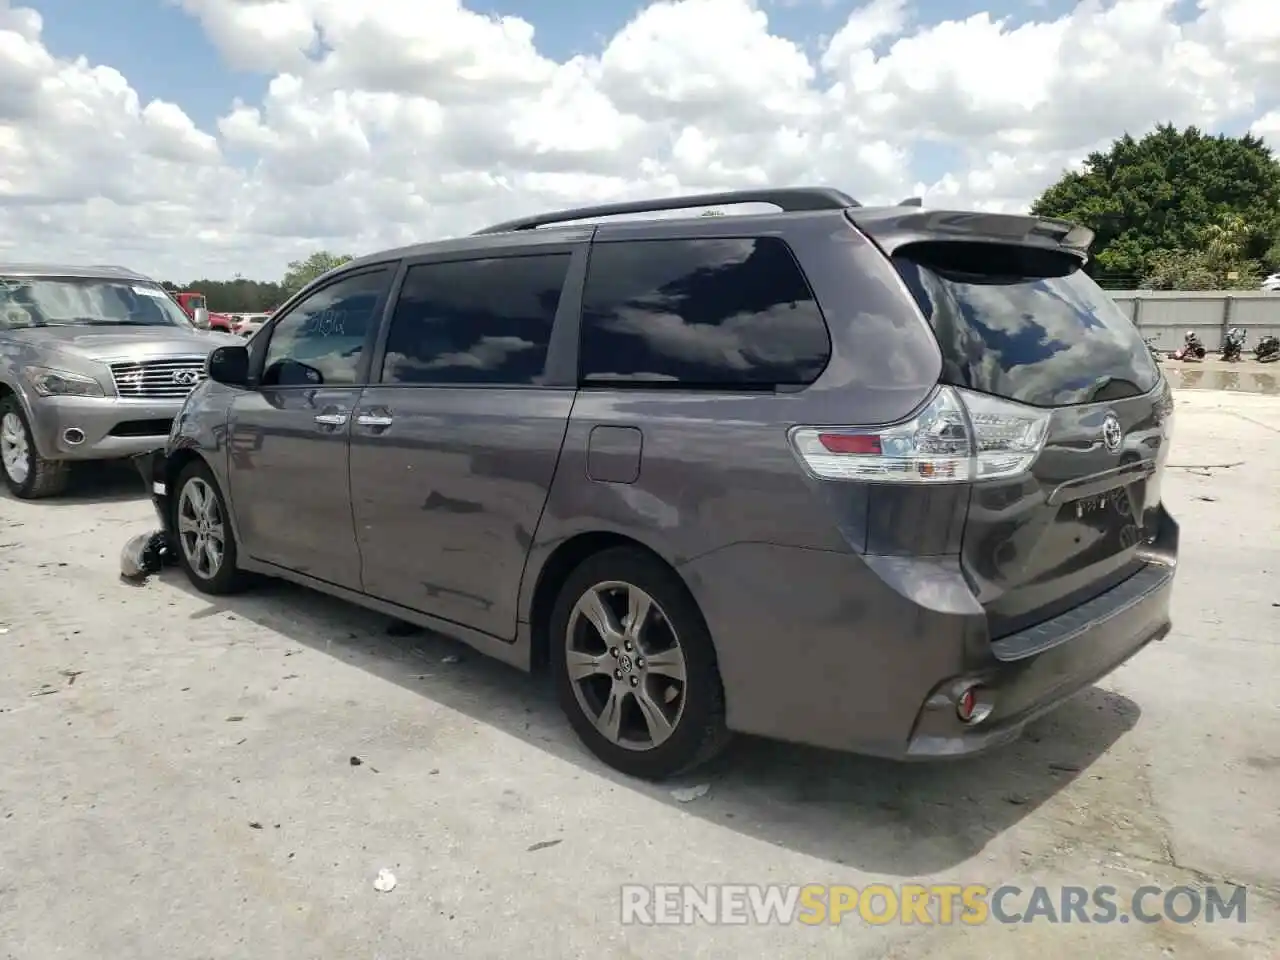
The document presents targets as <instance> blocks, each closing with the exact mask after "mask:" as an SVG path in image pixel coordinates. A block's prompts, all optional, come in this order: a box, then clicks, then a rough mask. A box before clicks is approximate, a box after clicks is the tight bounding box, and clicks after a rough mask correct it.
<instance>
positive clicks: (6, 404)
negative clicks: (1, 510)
mask: <svg viewBox="0 0 1280 960" xmlns="http://www.w3.org/2000/svg"><path fill="white" fill-rule="evenodd" d="M0 469H2V470H3V471H4V482H5V483H6V484H7V485H8V487H9V489H10V490H11V491H13V495H14V496H15V497H19V498H21V499H23V500H36V499H39V498H40V497H52V496H55V495H57V494H59V493H61V492H62V491H63V490H65V489H66V486H67V476H68V469H69V467H68V464H67V462H66V461H65V460H46V459H45V458H44V457H42V456H40V452H39V451H38V450H36V444H35V440H34V439H33V438H32V436H31V426H30V425H29V424H28V423H27V417H26V414H24V413H23V412H22V406H21V404H19V403H18V401H17V398H16V397H12V396H9V397H5V398H4V399H3V400H0Z"/></svg>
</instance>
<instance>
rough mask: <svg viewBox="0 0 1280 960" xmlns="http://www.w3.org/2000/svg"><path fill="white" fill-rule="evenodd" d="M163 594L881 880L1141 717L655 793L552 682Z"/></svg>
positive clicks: (1110, 713)
mask: <svg viewBox="0 0 1280 960" xmlns="http://www.w3.org/2000/svg"><path fill="white" fill-rule="evenodd" d="M157 580H158V581H159V582H158V583H157V584H156V586H160V587H161V588H162V589H163V588H165V587H177V588H178V589H181V590H183V591H185V592H187V593H189V594H191V595H193V596H196V597H197V598H198V599H200V600H201V601H203V602H205V603H206V604H209V606H207V607H206V608H205V609H204V610H202V611H200V612H198V613H196V614H194V615H193V619H203V618H205V617H210V616H218V615H220V614H224V613H227V612H230V613H234V614H235V615H236V616H238V617H242V618H246V619H248V620H251V621H253V622H255V623H257V624H259V625H260V626H263V627H266V628H268V629H271V630H274V631H277V632H279V633H280V634H282V635H283V636H285V637H287V638H288V639H289V640H290V641H291V642H293V643H295V644H299V645H305V646H307V647H310V648H311V649H313V650H316V651H319V652H322V653H326V654H328V655H330V656H332V657H335V658H337V659H341V660H344V661H346V662H349V663H351V664H352V665H354V666H357V667H360V668H361V669H363V670H366V671H368V672H369V673H371V674H374V675H376V676H378V677H380V678H382V679H384V680H388V681H390V682H392V683H396V684H399V685H401V686H403V687H406V688H408V689H410V690H413V691H415V692H417V693H419V694H421V695H422V696H424V697H427V698H429V699H430V700H432V701H435V702H437V703H440V704H442V705H444V706H446V707H449V708H450V709H453V710H456V711H458V712H460V713H463V714H465V715H467V716H469V717H472V718H473V719H475V720H478V721H481V722H483V723H486V724H489V725H491V726H493V727H496V728H497V729H500V730H502V731H503V732H504V733H507V734H509V735H511V736H514V737H518V738H519V739H521V740H523V741H525V742H527V743H529V744H531V745H533V746H536V747H538V748H539V749H541V750H545V751H546V752H548V753H550V754H552V755H554V756H555V757H557V758H559V759H561V760H564V761H566V762H568V763H571V764H574V765H575V766H577V767H579V768H581V769H582V770H584V771H586V772H588V773H590V774H592V775H594V776H599V777H604V778H607V779H609V780H611V781H613V782H615V783H616V784H618V785H619V786H622V787H625V788H626V789H631V790H636V791H639V792H642V793H644V794H646V795H648V796H651V797H653V798H654V799H656V800H659V801H661V802H664V803H667V804H670V805H672V806H674V807H678V808H679V809H680V810H681V811H682V812H686V813H690V814H692V815H694V816H699V817H703V818H705V819H707V820H710V821H713V822H715V823H717V824H719V825H720V826H722V827H725V828H728V829H731V830H735V831H737V832H739V833H741V834H744V835H747V836H750V837H753V838H755V839H758V840H763V841H765V842H767V843H770V844H775V845H777V846H781V847H784V848H787V849H790V850H794V851H797V852H800V853H803V854H807V855H809V856H813V857H817V858H820V859H823V860H827V861H831V862H835V863H841V864H847V865H849V866H853V867H856V868H858V869H860V870H863V871H865V872H868V873H873V874H878V875H882V876H888V877H916V876H921V875H925V874H932V873H939V872H943V871H946V870H948V869H950V868H952V867H954V866H956V865H958V864H960V863H962V862H964V861H965V860H967V859H969V858H970V857H973V856H974V855H975V854H977V853H978V852H979V851H980V850H982V849H983V847H985V846H986V845H987V843H988V842H990V841H991V840H992V839H993V838H994V837H996V836H998V835H999V834H1001V833H1003V832H1004V831H1006V830H1008V829H1009V828H1010V827H1012V826H1013V825H1014V824H1016V823H1017V822H1018V821H1020V820H1021V819H1022V818H1024V817H1026V816H1027V815H1028V814H1030V813H1031V812H1032V811H1034V810H1035V809H1036V808H1038V807H1039V806H1040V805H1041V804H1043V803H1045V802H1046V801H1047V800H1049V799H1050V798H1051V797H1052V796H1053V795H1054V794H1055V793H1057V792H1058V791H1059V790H1061V789H1063V788H1064V787H1065V786H1067V785H1068V784H1069V783H1070V782H1071V781H1072V780H1073V779H1075V778H1076V777H1078V776H1080V775H1081V774H1082V772H1084V771H1086V770H1087V769H1088V768H1089V766H1090V765H1091V764H1092V763H1093V762H1094V761H1095V760H1096V759H1098V757H1100V756H1101V755H1102V754H1103V753H1105V752H1106V751H1107V750H1108V748H1109V747H1110V746H1111V745H1112V744H1113V743H1114V742H1115V741H1116V740H1118V739H1119V738H1120V737H1121V736H1123V734H1124V733H1125V732H1127V731H1128V730H1129V729H1131V728H1132V727H1133V726H1134V724H1135V723H1136V722H1137V720H1138V716H1139V713H1140V711H1139V708H1138V706H1137V704H1135V703H1134V702H1133V701H1132V700H1129V699H1128V698H1126V697H1123V696H1120V695H1118V694H1115V693H1112V692H1109V691H1104V690H1102V689H1100V688H1098V687H1093V688H1090V689H1088V690H1086V691H1084V692H1082V693H1081V694H1080V695H1079V696H1078V697H1076V698H1075V699H1073V700H1072V701H1069V702H1068V703H1066V704H1064V705H1063V706H1062V707H1061V708H1060V709H1058V710H1057V711H1055V712H1054V713H1053V714H1051V715H1050V716H1049V717H1046V718H1044V719H1042V720H1041V721H1039V722H1038V723H1036V724H1034V725H1033V726H1032V727H1031V728H1030V729H1029V730H1028V733H1027V736H1026V737H1025V738H1024V739H1023V740H1022V741H1020V742H1019V743H1017V744H1014V745H1011V746H1009V747H1007V748H1004V749H1002V750H999V751H996V752H993V753H991V754H989V755H987V756H983V757H977V758H972V759H969V760H960V761H949V762H942V763H931V764H900V763H894V762H891V761H886V760H879V759H874V758H868V757H859V756H853V755H847V754H840V753H832V752H827V751H822V750H816V749H812V748H808V747H799V746H795V745H791V744H782V743H774V742H769V741H765V740H760V739H757V738H748V737H740V738H738V739H737V740H736V742H735V744H734V746H733V747H731V749H730V750H729V751H728V753H727V754H726V755H725V756H724V757H722V758H720V759H719V760H718V761H717V762H716V763H715V764H713V765H712V766H711V767H709V768H707V769H704V770H701V771H698V772H696V773H695V774H693V776H692V779H689V780H685V781H682V782H679V783H676V782H671V783H667V784H649V783H644V782H641V781H636V780H632V779H630V778H627V777H624V776H622V775H621V774H618V773H616V772H614V771H613V770H611V769H609V768H607V767H605V766H603V765H602V764H600V763H599V762H597V761H596V760H595V758H594V757H592V756H591V755H590V754H588V753H587V752H586V750H585V748H583V747H581V746H580V745H579V743H578V741H577V740H576V738H575V737H574V735H573V734H572V732H571V731H570V729H569V727H568V724H567V722H565V720H564V719H563V716H562V714H561V713H560V710H559V707H558V706H557V704H556V702H555V698H554V695H553V692H552V689H551V684H550V683H549V682H546V678H545V677H540V676H532V677H531V676H529V675H527V674H524V673H522V672H520V671H519V670H516V669H513V668H511V667H508V666H506V665H504V664H501V663H498V662H497V661H494V660H490V659H488V658H486V657H483V656H481V655H480V654H478V653H476V652H474V651H473V650H471V648H469V647H466V646H465V645H463V644H461V643H458V642H456V641H453V640H451V639H449V638H446V637H442V636H439V635H437V634H432V633H428V632H422V633H419V634H416V635H411V636H395V635H393V634H392V633H388V625H389V624H390V623H391V621H388V620H387V619H386V618H385V617H382V616H380V615H378V614H374V613H371V612H369V611H365V610H363V609H361V608H359V607H356V606H354V605H351V604H348V603H345V602H343V601H339V600H335V599H333V598H331V597H326V596H323V595H321V594H318V593H314V592H311V591H309V590H306V589H303V588H301V587H297V586H294V585H293V584H289V583H284V582H280V581H263V582H261V583H260V584H258V585H256V586H255V587H254V589H253V590H252V591H250V592H248V593H246V594H242V595H240V596H236V597H228V598H219V599H214V598H211V597H208V596H205V595H203V594H198V593H196V592H195V590H194V589H193V588H192V587H191V586H190V584H189V583H188V582H187V580H186V577H185V576H184V575H183V574H182V573H181V571H179V570H176V569H172V568H171V569H169V570H167V571H165V572H164V573H163V574H162V575H161V576H160V577H158V578H157ZM162 584H163V586H161V585H162ZM455 657H456V658H458V659H457V661H456V662H454V661H453V659H452V658H455ZM445 658H449V660H446V659H445ZM695 783H709V784H711V785H712V789H711V791H710V792H709V793H708V794H707V795H706V796H704V797H702V798H700V799H698V800H697V801H696V802H693V803H688V804H681V803H678V802H677V801H676V800H674V799H673V797H672V795H671V791H672V789H673V788H675V787H678V786H687V785H691V784H695Z"/></svg>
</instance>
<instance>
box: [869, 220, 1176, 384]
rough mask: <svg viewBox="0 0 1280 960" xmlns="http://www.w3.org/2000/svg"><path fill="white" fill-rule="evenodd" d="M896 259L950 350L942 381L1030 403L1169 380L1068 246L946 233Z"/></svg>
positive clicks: (945, 354)
mask: <svg viewBox="0 0 1280 960" xmlns="http://www.w3.org/2000/svg"><path fill="white" fill-rule="evenodd" d="M893 259H894V265H895V266H896V267H897V269H898V272H899V274H900V275H901V276H902V279H903V281H904V282H905V283H906V285H907V288H908V289H909V290H910V291H911V294H912V296H913V297H914V298H915V300H916V303H917V304H918V305H919V306H920V309H921V310H922V311H923V312H924V315H925V318H926V319H927V320H928V321H929V323H930V324H931V325H932V326H933V330H934V333H935V334H936V336H937V338H938V345H939V347H940V348H941V349H942V355H943V374H942V377H943V380H944V381H945V382H947V383H951V384H954V385H956V386H962V387H969V388H971V389H974V390H980V391H982V392H984V393H989V394H994V395H996V396H1000V397H1005V398H1007V399H1010V400H1016V401H1019V402H1021V403H1027V404H1032V405H1035V406H1042V407H1053V406H1066V405H1071V404H1079V403H1090V402H1095V401H1102V400H1114V399H1120V398H1122V397H1125V396H1137V395H1140V394H1143V393H1146V392H1147V391H1149V390H1151V389H1152V388H1154V387H1155V386H1156V384H1157V383H1159V381H1160V371H1159V368H1158V367H1157V366H1156V365H1155V362H1154V361H1153V360H1152V358H1151V354H1150V351H1149V350H1148V349H1147V345H1146V342H1145V341H1144V340H1143V339H1142V336H1141V334H1140V333H1139V332H1138V329H1137V328H1136V327H1135V326H1134V325H1133V323H1132V321H1130V320H1129V318H1128V317H1127V316H1125V314H1124V313H1123V311H1121V310H1120V308H1119V307H1117V306H1116V304H1115V303H1114V302H1113V301H1112V300H1111V298H1110V297H1108V296H1107V294H1106V292H1105V291H1103V290H1102V289H1101V288H1100V287H1099V286H1098V285H1097V284H1096V283H1095V282H1094V281H1093V280H1092V278H1090V277H1089V276H1088V275H1087V274H1086V273H1085V272H1084V270H1083V269H1081V265H1080V261H1079V260H1078V259H1077V258H1075V257H1074V256H1071V255H1069V254H1065V253H1057V252H1054V251H1048V250H1038V249H1033V248H1025V247H1013V246H1007V245H1001V244H991V243H960V242H956V241H942V242H936V243H919V244H913V245H911V246H908V247H905V248H902V249H900V250H899V251H897V252H896V253H895V255H894V258H893Z"/></svg>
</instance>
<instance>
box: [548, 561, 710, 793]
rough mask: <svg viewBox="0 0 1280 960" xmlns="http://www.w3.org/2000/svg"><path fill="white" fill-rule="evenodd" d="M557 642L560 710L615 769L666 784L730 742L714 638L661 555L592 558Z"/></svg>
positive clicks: (555, 624) (559, 625) (572, 593)
mask: <svg viewBox="0 0 1280 960" xmlns="http://www.w3.org/2000/svg"><path fill="white" fill-rule="evenodd" d="M550 637H551V660H552V668H553V671H554V675H555V682H556V688H557V694H558V696H559V700H560V706H561V708H562V709H563V710H564V712H565V714H566V715H567V716H568V719H569V723H570V725H571V726H572V727H573V729H574V732H575V733H577V735H578V737H579V738H580V739H581V740H582V742H583V743H584V744H585V745H586V747H587V748H588V749H589V750H590V751H591V752H592V753H594V754H595V755H596V756H597V757H599V758H600V759H601V760H603V761H604V762H605V763H606V764H608V765H609V766H611V767H613V768H615V769H617V770H620V771H622V772H623V773H625V774H628V775H630V776H635V777H642V778H644V779H648V780H661V779H665V778H667V777H671V776H674V775H676V774H679V773H683V772H685V771H688V770H692V769H693V768H695V767H697V766H701V765H702V764H704V763H706V762H708V761H709V760H711V759H712V758H713V757H715V756H716V755H717V754H718V753H720V751H721V750H722V749H723V748H724V747H725V745H726V744H727V743H728V740H729V732H728V730H727V728H726V727H725V722H724V691H723V688H722V686H721V682H720V674H719V670H718V668H717V666H716V657H715V649H714V647H713V645H712V642H711V635H710V633H709V632H708V630H707V627H706V624H705V622H704V621H703V619H702V615H701V613H700V612H699V610H698V608H697V605H696V604H695V603H694V601H693V598H692V597H691V596H690V594H689V592H688V590H687V589H686V588H685V586H684V584H683V583H681V581H680V579H679V578H678V577H677V576H676V575H675V574H674V573H673V572H672V571H671V570H670V569H669V568H667V567H666V566H665V565H664V564H662V563H661V562H660V561H658V560H657V559H655V558H653V557H651V556H649V555H648V554H645V553H644V552H642V551H640V550H636V549H632V548H627V547H621V548H615V549H612V550H607V551H605V552H603V553H600V554H597V555H595V556H593V557H590V558H588V559H587V560H585V561H584V562H583V563H582V565H581V566H579V567H578V569H577V570H575V571H574V572H573V573H572V574H571V575H570V576H569V579H568V580H567V581H566V583H565V584H564V587H563V588H562V590H561V592H560V596H559V598H558V599H557V601H556V606H555V610H554V613H553V614H552V618H551V624H550Z"/></svg>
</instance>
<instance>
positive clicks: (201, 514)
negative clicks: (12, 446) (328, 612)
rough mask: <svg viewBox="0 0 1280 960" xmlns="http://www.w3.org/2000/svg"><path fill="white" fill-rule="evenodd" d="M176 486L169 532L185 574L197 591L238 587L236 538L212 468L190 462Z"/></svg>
mask: <svg viewBox="0 0 1280 960" xmlns="http://www.w3.org/2000/svg"><path fill="white" fill-rule="evenodd" d="M177 487H178V496H177V499H176V500H175V501H174V505H173V535H174V539H175V540H176V541H177V543H178V562H179V563H180V564H182V569H183V570H184V571H185V572H186V574H187V578H188V579H189V580H190V581H191V583H192V585H193V586H194V587H195V588H196V589H197V590H199V591H200V592H201V593H209V594H215V595H216V594H227V593H235V592H237V591H239V590H240V589H242V588H243V586H244V582H245V577H244V574H243V572H242V571H241V570H239V569H237V567H236V540H235V536H234V535H233V534H232V532H231V520H230V517H229V515H228V513H227V504H226V501H225V500H224V499H223V497H222V491H221V490H219V489H218V483H217V481H216V480H214V478H213V473H212V471H210V470H209V468H208V467H207V466H206V465H205V464H204V463H203V462H200V463H192V464H190V465H189V466H188V467H187V468H186V469H184V470H183V471H182V473H181V474H179V476H178V484H177Z"/></svg>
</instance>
